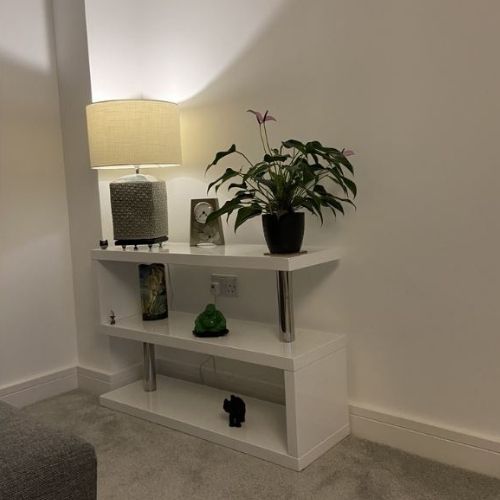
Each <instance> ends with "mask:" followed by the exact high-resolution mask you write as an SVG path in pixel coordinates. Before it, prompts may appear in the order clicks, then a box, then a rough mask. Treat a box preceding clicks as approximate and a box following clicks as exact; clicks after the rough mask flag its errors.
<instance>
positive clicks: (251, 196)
mask: <svg viewBox="0 0 500 500" xmlns="http://www.w3.org/2000/svg"><path fill="white" fill-rule="evenodd" d="M248 111H249V112H250V113H252V114H254V115H255V117H256V119H257V123H258V125H259V133H260V139H261V142H262V147H263V149H264V155H263V158H262V160H260V161H258V162H257V163H252V162H251V161H250V160H249V158H248V157H247V156H246V155H245V154H244V153H242V152H241V151H238V149H237V148H236V145H234V144H233V145H232V146H231V147H230V148H229V149H228V150H226V151H220V152H218V153H217V154H216V155H215V158H214V160H213V161H212V163H210V165H208V167H207V171H208V170H210V169H211V168H212V167H214V166H215V165H217V164H218V163H219V162H220V161H221V160H222V159H223V158H225V157H228V156H230V155H238V156H239V157H240V158H242V159H243V161H244V162H245V163H246V164H247V165H246V167H245V168H243V167H241V168H239V169H237V170H235V169H233V168H227V169H226V170H225V172H224V173H223V174H222V175H221V176H220V177H218V178H217V179H216V180H214V181H213V182H211V183H210V184H209V186H208V191H210V189H212V188H215V191H216V192H217V191H218V190H219V188H220V187H221V186H222V185H224V184H226V183H229V185H228V191H229V192H234V196H233V198H232V199H230V200H229V201H227V202H226V203H225V204H224V205H223V206H222V207H221V208H220V209H218V210H216V211H214V212H212V213H211V214H210V215H209V217H208V219H207V220H208V221H210V220H213V219H216V218H218V217H220V216H222V215H224V214H226V215H227V218H229V215H231V214H232V213H233V212H236V220H235V223H234V229H235V231H236V229H238V227H239V226H241V224H243V223H244V222H246V221H247V220H249V219H251V218H252V217H257V216H259V215H260V216H262V225H263V228H264V236H265V239H266V242H267V246H268V247H269V251H270V252H271V253H296V252H299V251H300V249H301V246H302V240H303V237H304V212H303V211H301V210H308V211H309V212H311V213H313V214H314V215H317V216H318V217H319V218H320V220H321V222H323V213H322V210H323V209H330V210H331V211H332V212H333V214H334V215H336V214H337V213H338V212H340V213H342V214H343V213H344V205H345V204H350V205H353V206H354V203H353V201H352V199H354V198H355V196H356V184H355V183H354V181H353V180H351V179H350V178H349V177H348V176H352V175H353V174H354V169H353V167H352V165H351V163H350V162H349V160H348V159H347V157H348V156H350V155H352V154H354V153H353V152H352V151H351V150H346V149H342V150H339V149H336V148H332V147H328V146H323V145H322V144H321V143H320V142H319V141H310V142H306V143H303V142H301V141H298V140H295V139H289V140H287V141H283V142H282V143H281V145H280V147H279V148H273V147H271V145H270V143H269V136H268V132H267V128H266V123H267V122H269V121H276V119H275V118H274V117H273V116H271V115H270V114H269V113H268V112H267V111H266V112H265V113H264V114H262V113H259V112H257V111H253V110H248Z"/></svg>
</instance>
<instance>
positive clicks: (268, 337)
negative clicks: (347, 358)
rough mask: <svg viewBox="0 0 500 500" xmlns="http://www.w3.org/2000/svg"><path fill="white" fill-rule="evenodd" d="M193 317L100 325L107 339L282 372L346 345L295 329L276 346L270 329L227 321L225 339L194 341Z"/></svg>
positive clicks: (329, 335) (273, 330) (275, 335)
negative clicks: (287, 340)
mask: <svg viewBox="0 0 500 500" xmlns="http://www.w3.org/2000/svg"><path fill="white" fill-rule="evenodd" d="M195 317H196V315H194V314H189V313H183V312H177V311H171V312H170V313H169V318H168V319H165V320H159V321H142V318H141V316H139V315H134V316H129V317H126V318H118V319H117V320H116V324H115V325H109V324H102V325H101V330H102V332H103V333H106V334H107V335H111V336H114V337H121V338H126V339H132V340H137V341H140V342H148V343H151V344H157V345H163V346H167V347H174V348H178V349H185V350H188V351H195V352H200V353H204V354H209V355H213V356H220V357H224V358H230V359H237V360H239V361H246V362H248V363H255V364H258V365H265V366H272V367H275V368H280V369H282V370H289V371H295V370H300V369H301V368H303V367H304V366H307V365H308V364H310V363H313V362H314V361H316V360H318V359H320V358H322V357H324V356H327V355H328V354H331V353H333V352H335V351H337V350H339V349H343V348H344V347H345V345H346V339H345V336H344V335H339V334H334V333H329V332H320V331H316V330H306V329H297V331H296V340H295V342H292V343H284V342H280V341H279V338H278V331H277V330H278V328H277V326H274V325H268V324H265V323H257V322H254V321H243V320H237V319H227V327H228V328H229V333H228V335H226V336H225V337H215V338H198V337H195V336H194V335H193V333H192V331H193V327H194V321H195Z"/></svg>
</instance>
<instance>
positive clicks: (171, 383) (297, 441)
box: [92, 243, 349, 470]
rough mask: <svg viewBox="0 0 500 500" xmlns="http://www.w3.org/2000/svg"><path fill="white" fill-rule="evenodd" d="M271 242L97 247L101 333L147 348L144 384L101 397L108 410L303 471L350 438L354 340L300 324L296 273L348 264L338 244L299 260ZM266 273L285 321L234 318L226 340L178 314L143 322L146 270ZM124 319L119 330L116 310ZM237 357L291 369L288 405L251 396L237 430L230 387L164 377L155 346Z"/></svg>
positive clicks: (286, 378)
mask: <svg viewBox="0 0 500 500" xmlns="http://www.w3.org/2000/svg"><path fill="white" fill-rule="evenodd" d="M266 252H267V248H266V247H264V246H262V245H226V246H220V247H215V248H197V247H190V246H189V245H188V244H184V243H168V244H167V245H165V246H164V247H163V248H154V249H152V250H133V249H127V250H122V249H121V247H110V248H108V249H106V250H100V249H98V250H93V251H92V257H93V259H94V260H95V261H96V268H97V269H96V271H97V277H98V282H99V302H100V311H101V319H100V325H99V328H100V331H101V332H102V333H104V334H107V335H111V336H114V337H121V338H126V339H132V340H136V341H138V342H142V343H143V345H144V365H145V366H144V374H145V375H144V381H137V382H134V383H132V384H129V385H127V386H125V387H121V388H119V389H116V390H114V391H111V392H109V393H107V394H104V395H102V396H101V398H100V400H101V404H102V405H104V406H106V407H108V408H112V409H116V410H119V411H123V412H125V413H128V414H130V415H134V416H137V417H141V418H144V419H147V420H150V421H152V422H155V423H158V424H162V425H165V426H167V427H170V428H173V429H177V430H180V431H182V432H186V433H189V434H192V435H194V436H198V437H200V438H203V439H207V440H209V441H213V442H215V443H218V444H221V445H224V446H227V447H229V448H233V449H235V450H238V451H241V452H244V453H249V454H251V455H254V456H256V457H259V458H262V459H264V460H268V461H270V462H274V463H277V464H280V465H282V466H285V467H288V468H291V469H294V470H302V469H303V468H304V467H307V466H308V465H309V464H310V463H311V462H312V461H313V460H315V459H316V458H318V457H319V456H320V455H322V454H323V453H324V452H325V451H326V450H328V449H329V448H331V447H332V446H333V445H335V444H336V443H338V442H339V441H340V440H341V439H343V438H344V437H346V436H347V435H348V434H349V419H348V403H347V382H346V339H345V336H343V335H339V334H335V333H333V332H321V331H316V330H309V329H302V328H296V327H295V325H294V321H293V293H292V291H293V288H292V281H291V280H292V275H293V271H295V270H298V269H303V268H307V267H311V266H316V265H320V264H324V263H326V262H332V261H336V260H338V259H339V253H338V251H337V250H336V249H334V248H307V252H306V253H301V254H297V255H290V256H284V255H279V256H271V255H266ZM141 263H146V264H148V263H163V264H171V265H188V266H207V267H226V268H241V269H262V270H269V271H275V272H276V275H277V289H278V301H277V304H278V307H279V311H280V313H279V324H277V325H271V324H263V323H257V322H253V321H242V320H236V319H231V318H228V319H227V323H228V327H229V329H230V333H229V334H228V335H227V336H225V337H217V338H198V337H195V336H194V335H193V334H192V330H193V325H194V320H195V315H193V314H188V313H183V312H176V311H170V312H169V317H168V319H165V320H159V321H146V322H143V321H142V319H141V312H140V299H139V283H138V271H137V264H141ZM111 309H113V311H114V312H115V314H116V323H115V324H113V325H111V324H110V321H109V311H110V310H111ZM155 345H162V346H167V347H174V348H176V349H184V350H187V351H194V352H199V353H205V354H208V355H213V356H219V357H223V358H230V359H236V360H240V361H244V362H248V363H254V364H256V365H263V366H270V367H274V368H278V369H280V370H282V371H283V377H284V384H285V405H281V404H277V403H271V402H268V401H263V400H259V399H256V398H250V397H245V396H243V397H244V400H245V402H246V406H247V418H246V422H245V423H244V424H243V427H241V428H235V427H229V426H228V416H227V414H226V413H224V411H223V410H222V402H223V400H224V398H225V397H228V392H227V391H222V390H219V389H215V388H212V387H209V386H206V385H202V384H196V383H192V382H186V381H183V380H179V379H175V378H171V377H164V376H156V373H155V365H154V346H155Z"/></svg>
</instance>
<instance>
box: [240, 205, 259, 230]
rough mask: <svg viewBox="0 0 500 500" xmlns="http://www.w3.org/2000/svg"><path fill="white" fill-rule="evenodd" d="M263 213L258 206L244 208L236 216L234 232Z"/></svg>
mask: <svg viewBox="0 0 500 500" xmlns="http://www.w3.org/2000/svg"><path fill="white" fill-rule="evenodd" d="M261 213H262V209H261V208H260V207H258V206H254V205H252V206H249V207H242V208H240V209H239V210H238V213H237V214H236V221H235V223H234V230H235V231H236V230H237V229H238V228H239V227H240V226H241V225H242V224H243V223H244V222H246V221H247V220H249V219H251V218H252V217H256V216H257V215H260V214H261Z"/></svg>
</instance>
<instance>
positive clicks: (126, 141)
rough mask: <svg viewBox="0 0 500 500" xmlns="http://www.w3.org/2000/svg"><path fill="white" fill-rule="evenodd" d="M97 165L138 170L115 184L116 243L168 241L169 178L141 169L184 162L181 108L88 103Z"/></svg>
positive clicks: (92, 155)
mask: <svg viewBox="0 0 500 500" xmlns="http://www.w3.org/2000/svg"><path fill="white" fill-rule="evenodd" d="M87 130H88V140H89V152H90V166H91V167H92V168H103V169H104V168H107V169H112V168H115V169H119V168H135V169H136V173H135V175H127V176H125V177H121V178H120V179H118V180H117V181H114V182H111V183H110V185H109V188H110V195H111V212H112V215H113V232H114V239H115V244H116V245H121V246H122V247H123V248H124V249H125V248H126V246H127V245H134V246H137V245H140V244H147V245H149V247H150V248H151V247H152V245H153V244H154V243H159V244H160V246H161V243H162V242H163V241H166V240H167V239H168V236H167V234H168V222H167V191H166V186H165V183H164V182H163V181H158V180H156V179H155V178H154V177H151V176H149V175H142V174H140V173H139V168H141V167H169V166H177V165H180V164H181V144H180V126H179V110H178V107H177V105H176V104H173V103H170V102H165V101H150V100H120V101H103V102H97V103H93V104H89V105H88V106H87Z"/></svg>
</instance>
